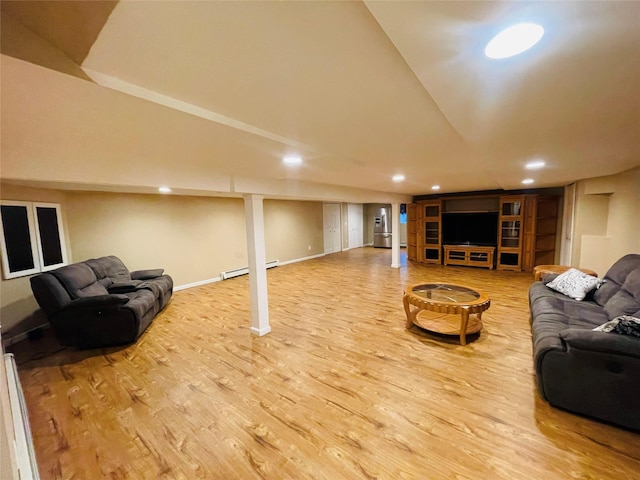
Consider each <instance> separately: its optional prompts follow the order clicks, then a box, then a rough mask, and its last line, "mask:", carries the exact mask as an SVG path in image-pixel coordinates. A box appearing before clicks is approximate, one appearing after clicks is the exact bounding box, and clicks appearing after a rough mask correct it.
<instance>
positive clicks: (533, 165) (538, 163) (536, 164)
mask: <svg viewBox="0 0 640 480" xmlns="http://www.w3.org/2000/svg"><path fill="white" fill-rule="evenodd" d="M544 166H545V163H544V160H533V161H531V162H529V163H527V164H526V165H525V166H524V168H526V169H527V170H536V169H538V168H542V167H544Z"/></svg>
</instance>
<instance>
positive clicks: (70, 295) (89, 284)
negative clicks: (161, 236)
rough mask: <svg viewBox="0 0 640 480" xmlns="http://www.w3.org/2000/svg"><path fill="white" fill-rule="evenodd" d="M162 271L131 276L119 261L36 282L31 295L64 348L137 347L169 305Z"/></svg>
mask: <svg viewBox="0 0 640 480" xmlns="http://www.w3.org/2000/svg"><path fill="white" fill-rule="evenodd" d="M163 273H164V271H163V270H162V269H155V270H138V271H134V272H129V270H128V269H127V267H126V266H125V265H124V264H123V263H122V261H121V260H120V259H119V258H118V257H115V256H107V257H101V258H97V259H91V260H86V261H84V262H79V263H74V264H71V265H67V266H65V267H61V268H58V269H56V270H52V271H50V272H47V273H43V274H40V275H36V276H34V277H31V290H32V291H33V294H34V296H35V298H36V300H37V302H38V304H39V305H40V308H42V310H43V311H44V313H45V315H46V316H47V318H48V320H49V322H50V323H51V327H52V328H53V330H54V332H55V334H56V337H57V338H58V340H59V341H60V343H61V344H62V345H65V346H75V347H78V348H96V347H107V346H113V345H124V344H128V343H132V342H135V341H136V340H137V339H138V338H139V337H140V335H142V333H144V331H145V330H146V329H147V328H148V327H149V325H150V324H151V322H152V321H153V319H154V318H155V316H156V315H157V314H158V312H160V311H161V310H162V309H163V308H164V307H165V306H166V305H167V303H168V302H169V299H170V298H171V295H172V293H173V280H172V278H171V277H170V276H169V275H164V274H163Z"/></svg>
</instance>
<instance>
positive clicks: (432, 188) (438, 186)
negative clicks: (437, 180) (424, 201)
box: [431, 185, 440, 190]
mask: <svg viewBox="0 0 640 480" xmlns="http://www.w3.org/2000/svg"><path fill="white" fill-rule="evenodd" d="M431 190H440V185H434V186H433V187H431Z"/></svg>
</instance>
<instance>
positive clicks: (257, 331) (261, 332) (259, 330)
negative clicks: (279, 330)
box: [251, 326, 271, 337]
mask: <svg viewBox="0 0 640 480" xmlns="http://www.w3.org/2000/svg"><path fill="white" fill-rule="evenodd" d="M270 331H271V326H266V327H262V328H256V327H251V333H253V334H254V335H257V336H258V337H261V336H263V335H266V334H267V333H269V332H270Z"/></svg>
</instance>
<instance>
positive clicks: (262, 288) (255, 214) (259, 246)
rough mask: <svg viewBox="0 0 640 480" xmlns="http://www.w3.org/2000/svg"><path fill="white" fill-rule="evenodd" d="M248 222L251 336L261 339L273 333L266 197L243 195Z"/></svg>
mask: <svg viewBox="0 0 640 480" xmlns="http://www.w3.org/2000/svg"><path fill="white" fill-rule="evenodd" d="M242 198H243V199H244V213H245V219H246V222H247V253H248V256H249V295H250V297H251V333H253V334H254V335H258V336H262V335H266V334H267V333H269V332H270V331H271V326H270V325H269V296H268V293H267V259H266V258H267V255H266V248H265V240H264V209H263V203H262V202H263V200H264V196H263V195H243V196H242Z"/></svg>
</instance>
